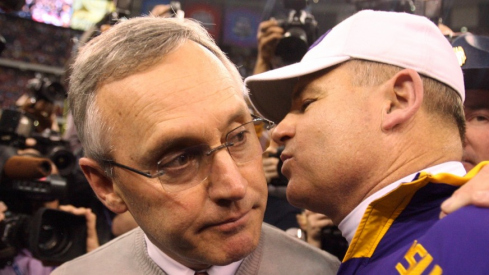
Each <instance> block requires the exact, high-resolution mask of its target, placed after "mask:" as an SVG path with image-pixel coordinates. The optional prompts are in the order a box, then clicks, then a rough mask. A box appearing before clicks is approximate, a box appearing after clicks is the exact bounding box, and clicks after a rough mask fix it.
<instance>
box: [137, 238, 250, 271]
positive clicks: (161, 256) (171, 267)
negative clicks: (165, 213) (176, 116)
mask: <svg viewBox="0 0 489 275" xmlns="http://www.w3.org/2000/svg"><path fill="white" fill-rule="evenodd" d="M144 239H145V240H146V246H147V248H148V254H149V257H150V258H151V259H152V260H153V261H154V262H155V263H156V264H157V265H158V266H160V267H161V269H163V270H164V271H165V272H166V273H167V274H168V275H194V273H195V270H193V269H190V268H188V267H186V266H184V265H182V264H181V263H179V262H177V261H175V260H174V259H172V258H170V257H169V256H168V255H166V254H165V253H163V251H161V250H160V249H159V248H158V247H156V245H154V244H153V243H152V242H151V241H150V240H149V239H148V236H146V234H145V235H144ZM242 261H243V260H240V261H237V262H234V263H231V264H228V265H225V266H211V267H210V268H209V269H207V270H206V271H207V274H209V275H234V274H235V273H236V271H237V270H238V267H239V265H240V264H241V262H242Z"/></svg>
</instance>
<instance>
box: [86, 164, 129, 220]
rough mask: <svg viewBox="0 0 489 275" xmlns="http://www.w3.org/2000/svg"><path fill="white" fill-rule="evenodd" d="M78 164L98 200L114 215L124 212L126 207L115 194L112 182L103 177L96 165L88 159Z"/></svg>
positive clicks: (103, 174)
mask: <svg viewBox="0 0 489 275" xmlns="http://www.w3.org/2000/svg"><path fill="white" fill-rule="evenodd" d="M79 164H80V167H81V169H82V171H83V173H84V174H85V177H86V178H87V180H88V182H89V183H90V186H91V187H92V189H93V191H94V192H95V194H96V195H97V197H98V198H99V200H101V201H102V203H103V204H105V206H107V208H109V209H110V210H111V211H112V212H114V213H117V214H120V213H123V212H126V211H127V205H126V203H125V202H124V200H123V199H122V197H121V196H120V195H119V194H118V193H117V192H116V189H115V188H114V180H113V179H111V178H109V177H107V176H106V175H105V173H104V171H103V170H102V168H101V167H100V166H99V165H98V163H97V162H96V161H95V160H93V159H90V158H81V159H80V162H79Z"/></svg>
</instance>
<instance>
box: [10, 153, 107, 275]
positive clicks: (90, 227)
mask: <svg viewBox="0 0 489 275" xmlns="http://www.w3.org/2000/svg"><path fill="white" fill-rule="evenodd" d="M34 154H38V152H35V151H34V150H32V149H27V150H22V151H19V155H34ZM32 157H34V156H32ZM52 169H53V170H52V174H57V170H56V166H55V165H54V164H52ZM17 199H19V198H13V200H17ZM14 204H15V203H14ZM23 204H24V206H23V207H25V208H31V209H32V213H31V214H33V213H34V212H36V211H37V210H39V209H40V208H49V209H59V210H62V211H65V212H67V213H71V214H73V215H77V216H83V217H85V219H86V227H87V230H86V233H87V235H86V252H90V251H92V250H94V249H95V248H97V247H99V242H98V237H97V232H96V216H95V214H93V213H92V211H91V209H89V208H84V207H74V206H72V205H59V200H57V199H55V200H52V201H47V202H40V201H28V202H23ZM7 210H8V207H7V205H6V204H5V203H4V202H3V201H0V223H5V221H4V219H6V216H10V215H12V214H11V213H10V212H8V211H7ZM2 227H3V225H2ZM18 234H20V233H18ZM2 241H3V240H2ZM3 245H4V244H2V249H1V250H0V255H1V256H2V257H0V260H1V262H2V263H4V266H2V267H0V268H1V269H0V274H1V275H21V274H22V275H29V274H32V275H44V274H50V273H51V272H52V271H53V270H54V268H55V266H53V263H50V262H43V261H41V260H39V259H37V258H35V257H34V256H33V253H32V252H31V251H30V250H29V249H28V248H20V247H15V248H13V247H8V246H7V247H4V246H3ZM13 249H15V250H13ZM13 251H16V254H15V255H13V257H12V259H8V258H9V257H5V256H6V255H7V254H12V252H13Z"/></svg>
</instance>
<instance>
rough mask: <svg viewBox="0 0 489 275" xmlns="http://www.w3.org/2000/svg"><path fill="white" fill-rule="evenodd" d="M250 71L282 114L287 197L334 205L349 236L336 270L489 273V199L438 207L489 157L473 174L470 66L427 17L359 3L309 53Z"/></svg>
mask: <svg viewBox="0 0 489 275" xmlns="http://www.w3.org/2000/svg"><path fill="white" fill-rule="evenodd" d="M245 83H246V84H247V87H248V88H249V97H250V100H251V102H252V104H253V105H254V106H255V108H256V109H257V110H258V111H259V113H260V114H262V115H263V116H264V117H266V118H268V119H271V120H273V121H276V122H278V125H277V126H276V128H275V129H274V131H273V133H272V137H273V140H274V141H275V142H277V143H279V144H280V145H283V146H285V147H284V150H283V152H282V155H281V159H282V160H283V166H282V173H283V174H284V175H285V176H286V177H287V178H288V179H289V184H288V186H287V198H288V199H289V201H290V202H291V203H292V204H294V205H296V206H297V207H304V208H307V209H310V210H312V211H315V212H321V213H323V214H326V215H327V216H328V217H330V218H331V219H332V220H333V222H334V223H335V224H337V225H338V227H339V228H340V230H341V231H342V234H343V236H344V237H345V238H346V239H347V240H348V242H349V248H348V251H347V253H346V255H345V258H344V259H343V262H342V265H341V267H340V269H339V274H442V273H443V274H484V273H487V270H488V268H489V264H488V261H487V257H486V256H485V255H487V253H488V252H489V248H488V244H489V235H488V234H487V232H488V230H489V210H488V209H483V208H477V207H474V206H467V207H462V208H461V209H459V210H457V211H455V212H453V213H451V214H449V215H448V216H446V217H445V218H443V219H441V220H440V219H439V215H440V206H441V204H442V203H443V201H445V200H446V199H447V198H448V197H450V196H451V195H452V194H453V193H454V192H455V190H457V188H458V187H459V186H461V185H463V184H465V182H466V181H468V180H469V179H470V178H471V177H472V176H474V175H475V174H476V173H477V172H478V170H479V169H480V168H481V167H482V165H484V164H481V165H479V166H477V167H475V168H474V169H473V170H472V171H471V172H469V173H468V174H467V175H466V171H465V169H464V166H463V164H462V162H461V160H462V151H463V150H462V148H463V147H462V145H463V140H464V133H465V121H464V113H463V100H464V98H465V91H464V82H463V74H462V70H461V69H460V67H459V64H458V62H457V59H456V57H455V54H454V53H453V50H452V47H451V45H450V43H449V42H448V41H447V40H446V38H445V37H444V36H443V35H442V34H441V32H440V31H439V29H438V28H437V27H436V25H435V24H433V23H432V22H431V21H430V20H428V19H427V18H424V17H420V16H415V15H411V14H407V13H394V12H380V11H371V10H368V11H361V12H358V13H357V14H355V15H353V16H351V17H350V18H348V19H346V20H344V21H343V22H341V23H340V24H338V25H337V26H336V27H334V28H333V29H332V30H331V31H330V32H329V33H328V34H327V35H325V36H323V37H322V38H320V39H319V40H318V41H317V42H316V45H315V46H314V47H312V48H311V49H310V50H309V52H308V53H307V54H306V55H305V56H304V58H303V59H302V60H301V62H299V63H296V64H293V65H290V66H286V67H282V68H280V69H276V70H272V71H269V72H265V73H263V74H258V75H254V76H251V77H249V78H247V79H246V80H245ZM486 178H487V177H486ZM452 204H453V200H452ZM445 206H446V205H445ZM445 209H446V208H445ZM444 211H445V210H444Z"/></svg>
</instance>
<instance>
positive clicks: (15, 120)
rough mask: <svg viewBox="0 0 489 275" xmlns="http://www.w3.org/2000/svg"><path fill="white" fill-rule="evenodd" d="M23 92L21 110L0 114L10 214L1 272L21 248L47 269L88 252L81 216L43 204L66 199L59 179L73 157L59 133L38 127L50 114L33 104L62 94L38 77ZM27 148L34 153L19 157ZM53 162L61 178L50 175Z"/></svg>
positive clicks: (0, 189)
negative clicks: (47, 207) (27, 93)
mask: <svg viewBox="0 0 489 275" xmlns="http://www.w3.org/2000/svg"><path fill="white" fill-rule="evenodd" d="M27 88H28V89H29V93H30V96H31V97H30V98H29V99H28V100H27V101H26V103H25V104H24V105H22V106H21V107H23V108H24V109H21V108H19V109H0V201H3V202H4V203H5V204H6V205H7V207H8V209H9V212H6V213H5V219H4V220H3V221H1V222H0V267H1V266H4V265H6V264H9V263H11V262H12V261H13V259H14V257H15V256H16V255H17V254H18V253H19V251H20V250H22V249H28V250H29V251H30V252H31V253H32V255H33V256H34V257H36V258H37V259H39V260H42V261H43V263H44V264H50V265H58V264H61V263H63V262H64V261H67V260H70V259H73V258H75V257H77V256H80V255H82V254H84V253H85V252H86V220H85V217H84V216H76V215H74V214H71V213H68V212H64V211H60V210H55V209H46V208H43V206H44V203H45V202H49V201H53V200H55V199H64V198H66V196H67V194H68V191H69V190H68V185H67V181H66V179H65V178H64V177H63V176H66V175H68V174H70V173H71V172H72V170H73V169H74V168H75V165H76V157H75V156H74V155H73V154H72V153H71V151H70V150H69V147H68V144H67V142H65V141H63V140H61V138H60V137H59V134H58V133H56V132H53V131H51V130H50V129H49V128H42V129H44V130H42V131H40V128H39V127H36V126H39V125H40V124H42V122H41V120H42V119H43V118H45V119H46V123H45V124H46V125H51V120H50V119H49V118H50V114H51V113H50V112H49V111H50V110H49V109H47V110H45V109H43V108H37V107H39V106H35V104H36V103H43V104H44V103H46V104H48V103H49V104H52V103H54V101H57V100H60V99H62V98H64V96H65V92H64V89H63V87H62V86H61V84H59V83H56V82H53V81H50V80H49V79H47V78H44V77H42V76H38V77H36V78H34V79H32V80H30V81H29V83H28V86H27ZM41 100H42V102H41ZM44 106H48V105H44ZM19 107H20V106H19ZM48 107H49V106H48ZM31 109H32V110H31ZM41 116H42V117H41ZM29 139H32V140H35V145H34V146H32V145H30V146H28V145H27V141H28V140H29ZM29 141H30V140H29ZM28 148H29V149H30V148H32V149H35V151H37V152H34V155H31V156H28V155H19V154H18V152H19V149H28ZM38 154H40V155H39V156H38ZM53 163H54V164H55V165H56V167H57V168H58V170H59V175H58V174H51V172H52V171H51V169H52V164H53Z"/></svg>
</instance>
